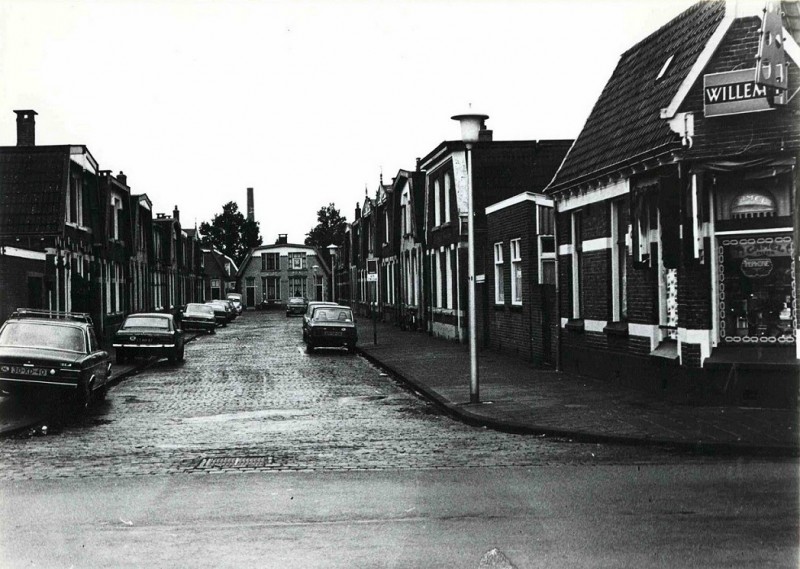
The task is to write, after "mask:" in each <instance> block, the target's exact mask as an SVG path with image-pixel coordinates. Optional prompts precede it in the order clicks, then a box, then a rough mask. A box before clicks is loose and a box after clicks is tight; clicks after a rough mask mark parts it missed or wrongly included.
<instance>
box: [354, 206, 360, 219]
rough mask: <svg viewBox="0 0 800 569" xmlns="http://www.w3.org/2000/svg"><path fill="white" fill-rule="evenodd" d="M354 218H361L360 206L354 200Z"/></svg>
mask: <svg viewBox="0 0 800 569" xmlns="http://www.w3.org/2000/svg"><path fill="white" fill-rule="evenodd" d="M354 219H361V206H360V205H359V204H358V202H356V216H355V218H354Z"/></svg>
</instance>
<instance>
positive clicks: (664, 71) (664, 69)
mask: <svg viewBox="0 0 800 569" xmlns="http://www.w3.org/2000/svg"><path fill="white" fill-rule="evenodd" d="M674 57H675V54H672V55H670V56H669V57H668V58H667V60H666V61H665V62H664V65H663V67H662V68H661V71H659V72H658V76H657V77H656V81H660V80H661V79H662V78H663V77H664V75H666V74H667V70H668V69H669V66H670V64H671V63H672V59H673V58H674Z"/></svg>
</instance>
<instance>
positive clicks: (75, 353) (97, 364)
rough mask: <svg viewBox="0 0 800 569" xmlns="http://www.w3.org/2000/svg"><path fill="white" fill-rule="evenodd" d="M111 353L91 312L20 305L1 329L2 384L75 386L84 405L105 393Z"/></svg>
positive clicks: (16, 387) (19, 388)
mask: <svg viewBox="0 0 800 569" xmlns="http://www.w3.org/2000/svg"><path fill="white" fill-rule="evenodd" d="M110 377H111V358H110V356H109V354H108V352H106V351H105V350H103V349H102V348H101V347H100V344H99V343H98V341H97V336H96V335H95V332H94V327H93V325H92V319H91V317H90V316H89V315H88V314H79V313H70V312H51V311H45V310H33V309H29V308H19V309H17V310H16V311H15V312H14V313H13V314H11V316H10V317H9V319H8V320H6V322H5V323H4V324H3V326H2V328H0V388H1V389H3V390H4V391H7V392H9V393H12V394H18V393H24V392H25V391H28V390H33V389H35V388H55V389H65V390H74V393H75V397H74V401H75V403H76V404H77V406H78V408H79V409H85V408H86V407H88V406H89V404H90V403H91V402H92V400H94V399H95V398H102V397H104V396H105V394H106V391H107V389H108V381H109V378H110Z"/></svg>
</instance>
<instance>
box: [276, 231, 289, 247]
mask: <svg viewBox="0 0 800 569" xmlns="http://www.w3.org/2000/svg"><path fill="white" fill-rule="evenodd" d="M288 243H289V234H288V233H278V240H277V241H275V245H286V244H288Z"/></svg>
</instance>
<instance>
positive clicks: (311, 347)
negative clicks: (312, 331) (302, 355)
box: [306, 340, 314, 354]
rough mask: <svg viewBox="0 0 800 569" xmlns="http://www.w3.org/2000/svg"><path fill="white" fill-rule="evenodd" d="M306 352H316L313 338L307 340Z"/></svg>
mask: <svg viewBox="0 0 800 569" xmlns="http://www.w3.org/2000/svg"><path fill="white" fill-rule="evenodd" d="M306 353H308V354H313V353H314V343H313V342H312V341H311V340H309V341H308V342H306Z"/></svg>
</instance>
